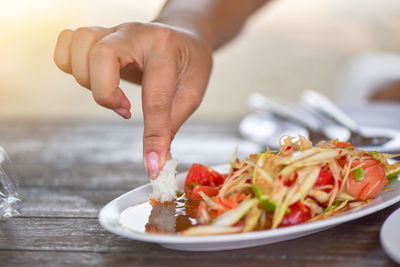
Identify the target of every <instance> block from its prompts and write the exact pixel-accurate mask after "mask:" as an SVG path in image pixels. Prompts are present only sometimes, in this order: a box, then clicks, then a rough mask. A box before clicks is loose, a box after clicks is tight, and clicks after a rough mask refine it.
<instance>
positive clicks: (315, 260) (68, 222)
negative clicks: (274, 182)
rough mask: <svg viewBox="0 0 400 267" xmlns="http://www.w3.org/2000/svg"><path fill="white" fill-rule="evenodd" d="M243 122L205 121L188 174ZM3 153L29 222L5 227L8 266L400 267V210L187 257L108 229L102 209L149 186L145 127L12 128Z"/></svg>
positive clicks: (189, 155)
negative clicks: (397, 232) (397, 221)
mask: <svg viewBox="0 0 400 267" xmlns="http://www.w3.org/2000/svg"><path fill="white" fill-rule="evenodd" d="M237 124H238V121H237V120H228V121H226V120H225V121H215V122H196V123H189V124H187V125H185V126H184V127H183V128H182V130H181V131H180V133H179V134H178V135H177V136H176V139H175V141H174V145H173V148H172V153H173V155H174V156H175V157H176V158H178V160H180V162H181V164H180V166H179V170H181V171H183V170H187V169H188V167H189V166H190V164H191V163H192V162H194V161H196V162H201V163H204V164H209V165H210V164H219V163H224V162H227V161H229V160H230V158H231V154H232V152H233V150H234V149H235V147H236V146H238V147H239V150H240V151H241V153H242V154H243V155H245V154H248V153H251V152H257V151H258V150H260V149H262V147H260V146H259V145H257V144H254V143H252V142H249V141H247V140H244V139H242V138H241V137H240V136H239V134H238V132H237ZM0 125H1V128H0V145H1V146H3V147H4V148H5V150H6V151H7V152H8V153H9V155H10V157H11V159H12V162H11V163H8V167H9V168H11V169H12V171H13V172H14V173H15V174H16V175H18V177H19V182H20V194H21V198H22V202H21V215H20V216H18V217H15V218H10V219H7V220H5V219H3V220H0V266H60V265H64V266H66V265H76V266H82V265H86V266H167V265H170V266H186V267H187V266H191V267H194V266H247V265H248V266H320V265H323V266H329V265H331V266H338V265H340V266H395V263H394V262H393V261H391V260H390V259H389V258H388V257H387V256H386V254H385V253H384V251H383V250H382V247H381V245H380V242H379V230H380V228H381V226H382V223H383V221H384V220H385V218H386V217H387V216H388V215H389V214H390V213H391V212H393V211H394V210H396V209H397V208H399V207H400V204H396V205H393V206H391V207H389V208H386V209H385V210H383V211H380V212H377V213H375V214H372V215H369V216H367V217H364V218H362V219H358V220H355V221H352V222H348V223H345V224H342V225H340V226H337V227H334V228H331V229H329V230H326V231H323V232H320V233H316V234H312V235H309V236H306V237H302V238H298V239H295V240H291V241H286V242H281V243H277V244H272V245H267V246H260V247H255V248H248V249H241V250H232V251H221V252H207V253H201V252H180V251H173V250H168V249H165V248H163V247H161V246H159V245H157V244H151V243H144V242H139V241H132V240H128V239H125V238H121V237H118V236H115V235H113V234H111V233H108V232H106V231H105V230H103V229H102V227H101V226H100V225H99V223H98V221H97V214H98V212H99V209H101V207H102V206H104V205H105V204H106V203H108V202H109V201H110V200H112V199H113V198H115V197H117V196H119V195H121V194H122V193H124V192H126V191H128V190H130V189H132V188H134V187H136V186H139V185H142V184H145V183H147V178H146V175H145V171H144V169H143V167H142V159H141V155H142V154H141V153H142V151H141V149H142V147H141V139H142V137H141V131H142V126H141V125H140V124H139V123H130V122H128V123H126V122H121V123H119V122H109V123H107V122H97V123H94V122H91V123H83V122H79V123H77V122H63V123H61V122H58V123H54V122H53V123H52V122H47V123H45V122H3V123H1V124H0Z"/></svg>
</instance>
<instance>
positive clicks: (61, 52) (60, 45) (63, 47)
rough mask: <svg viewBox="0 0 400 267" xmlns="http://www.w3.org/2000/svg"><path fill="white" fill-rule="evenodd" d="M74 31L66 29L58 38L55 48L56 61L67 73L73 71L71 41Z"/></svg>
mask: <svg viewBox="0 0 400 267" xmlns="http://www.w3.org/2000/svg"><path fill="white" fill-rule="evenodd" d="M72 36H73V31H71V30H64V31H62V32H61V33H60V35H59V36H58V38H57V44H56V48H55V50H54V62H55V63H56V65H57V67H59V68H60V69H61V70H62V71H64V72H66V73H70V74H71V73H72V67H71V56H70V54H71V53H70V51H71V43H72Z"/></svg>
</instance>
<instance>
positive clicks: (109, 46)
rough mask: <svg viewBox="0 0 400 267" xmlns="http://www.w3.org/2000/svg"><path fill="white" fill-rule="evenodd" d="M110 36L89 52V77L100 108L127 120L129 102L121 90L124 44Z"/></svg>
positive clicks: (129, 115)
mask: <svg viewBox="0 0 400 267" xmlns="http://www.w3.org/2000/svg"><path fill="white" fill-rule="evenodd" d="M112 35H113V34H111V35H108V36H107V37H106V38H103V39H102V40H100V41H98V42H97V43H96V44H95V45H93V47H92V48H91V50H90V54H89V76H90V86H91V90H92V93H93V98H94V100H95V101H96V102H97V103H98V104H99V105H101V106H103V107H106V108H109V109H112V110H114V111H115V112H116V113H118V114H119V115H121V116H122V117H124V118H126V119H129V118H130V117H131V113H130V108H131V106H130V102H129V100H128V98H127V97H126V96H125V94H124V93H123V91H122V90H121V88H119V81H120V69H121V67H123V66H121V64H120V62H121V61H123V60H122V59H121V58H122V57H124V55H126V53H124V48H123V46H124V44H123V43H122V42H121V41H119V40H118V39H113V38H112V37H113V36H112Z"/></svg>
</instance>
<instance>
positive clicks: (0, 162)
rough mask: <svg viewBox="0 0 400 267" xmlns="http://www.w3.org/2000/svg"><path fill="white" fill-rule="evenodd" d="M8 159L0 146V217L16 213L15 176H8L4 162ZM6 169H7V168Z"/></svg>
mask: <svg viewBox="0 0 400 267" xmlns="http://www.w3.org/2000/svg"><path fill="white" fill-rule="evenodd" d="M8 161H9V159H8V156H7V154H6V152H5V151H4V150H3V149H2V148H1V147H0V218H6V217H11V216H15V215H18V214H19V212H18V206H19V205H18V204H19V203H18V202H19V201H20V199H19V197H18V187H17V178H16V177H13V176H11V177H10V176H8V175H7V173H6V169H7V168H6V163H7V162H8ZM7 171H8V170H7Z"/></svg>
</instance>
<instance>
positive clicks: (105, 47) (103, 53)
mask: <svg viewBox="0 0 400 267" xmlns="http://www.w3.org/2000/svg"><path fill="white" fill-rule="evenodd" d="M114 55H115V48H114V47H113V46H112V45H110V44H107V43H104V42H100V43H97V44H95V45H93V47H92V49H91V50H90V55H89V57H90V58H97V57H113V56H114Z"/></svg>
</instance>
